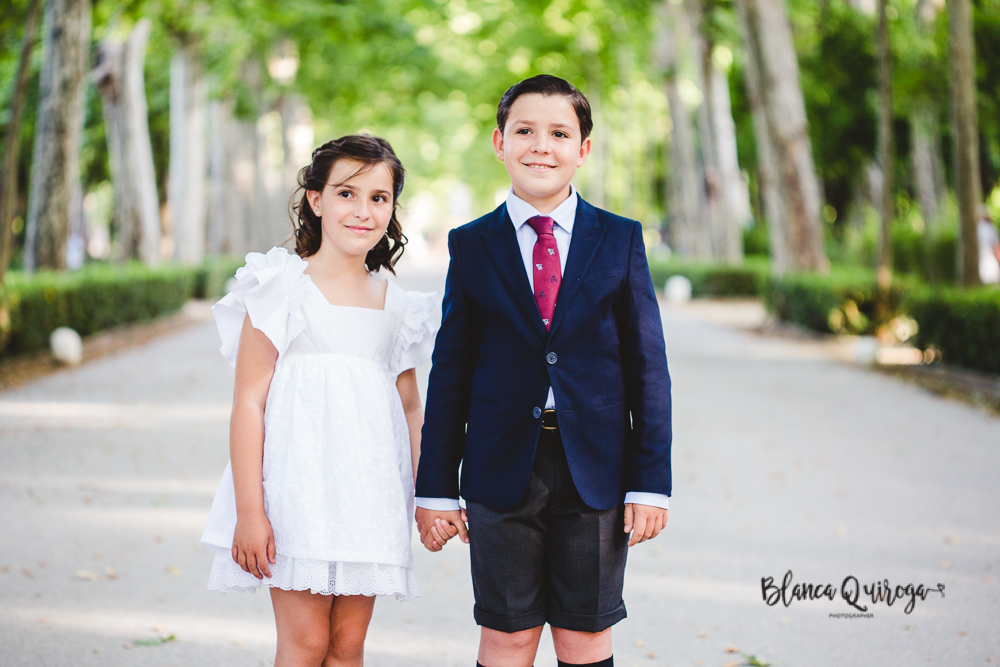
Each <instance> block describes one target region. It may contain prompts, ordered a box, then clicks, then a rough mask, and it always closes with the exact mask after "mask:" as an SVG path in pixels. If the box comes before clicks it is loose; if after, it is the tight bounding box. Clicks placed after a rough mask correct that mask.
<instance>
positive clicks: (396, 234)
mask: <svg viewBox="0 0 1000 667" xmlns="http://www.w3.org/2000/svg"><path fill="white" fill-rule="evenodd" d="M338 160H353V161H355V162H360V163H361V164H362V165H364V166H363V167H362V168H361V169H359V170H358V171H357V172H355V173H354V174H351V175H350V176H349V177H348V178H354V177H355V176H356V175H357V174H359V173H361V172H363V171H367V170H368V169H371V168H372V167H375V166H378V165H380V164H384V165H385V166H387V167H388V168H389V173H390V174H392V217H391V218H389V226H388V228H386V230H385V236H383V237H382V238H381V239H380V240H379V242H378V243H377V244H376V245H375V247H374V248H372V249H371V250H369V251H368V255H367V257H365V267H366V268H367V269H368V270H369V271H378V270H379V269H380V268H386V269H388V270H389V271H390V272H391V273H393V274H395V273H396V272H395V270H394V269H393V265H395V263H396V261H397V260H398V259H399V258H400V256H402V254H403V246H404V245H405V244H406V237H405V236H403V228H402V227H401V226H400V224H399V220H397V219H396V211H397V210H398V209H399V195H400V194H401V193H402V192H403V178H404V176H405V175H406V172H405V170H404V169H403V165H402V164H401V163H400V161H399V158H398V157H396V153H394V152H393V150H392V146H390V145H389V142H388V141H386V140H385V139H382V138H381V137H373V136H371V135H368V134H350V135H347V136H345V137H341V138H339V139H334V140H333V141H328V142H326V143H325V144H323V145H322V146H320V147H319V148H317V149H316V150H314V151H313V154H312V162H311V163H309V164H308V165H306V166H305V167H303V168H302V169H301V170H300V171H299V187H298V189H296V191H295V192H294V193H292V199H293V200H295V199H296V195H298V193H299V192H300V191H301V193H302V194H301V195H300V196H298V201H293V203H292V206H291V208H292V213H293V214H294V215H293V219H292V225H293V227H294V228H295V233H294V238H295V253H296V254H297V255H298V256H299V257H303V258H305V257H311V256H312V255H315V254H316V253H317V252H318V251H319V246H320V243H321V242H322V240H323V222H322V220H320V217H319V216H318V215H316V214H315V213H314V212H313V209H312V206H310V205H309V201H308V200H307V199H306V193H307V192H309V191H314V192H322V191H323V189H324V188H325V187H326V186H327V185H333V186H337V185H341V184H340V183H327V179H329V178H330V172H331V171H332V170H333V165H334V164H336V163H337V161H338Z"/></svg>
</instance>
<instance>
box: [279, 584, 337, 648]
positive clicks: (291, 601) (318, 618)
mask: <svg viewBox="0 0 1000 667" xmlns="http://www.w3.org/2000/svg"><path fill="white" fill-rule="evenodd" d="M270 590H271V605H272V606H273V607H274V623H275V625H276V626H277V629H278V650H277V653H276V655H275V656H274V666H275V667H286V666H289V665H310V664H311V665H317V664H319V663H320V662H322V660H323V658H324V657H326V652H327V649H328V648H329V646H330V608H331V605H332V603H333V596H332V595H314V594H313V593H310V592H309V591H283V590H281V589H280V588H272V589H270Z"/></svg>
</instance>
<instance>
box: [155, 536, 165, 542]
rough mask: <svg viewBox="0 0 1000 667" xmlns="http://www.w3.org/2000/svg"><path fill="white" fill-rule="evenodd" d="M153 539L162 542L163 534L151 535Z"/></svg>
mask: <svg viewBox="0 0 1000 667" xmlns="http://www.w3.org/2000/svg"><path fill="white" fill-rule="evenodd" d="M153 541H154V542H162V541H163V535H153Z"/></svg>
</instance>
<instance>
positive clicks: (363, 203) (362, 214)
mask: <svg viewBox="0 0 1000 667" xmlns="http://www.w3.org/2000/svg"><path fill="white" fill-rule="evenodd" d="M354 217H355V218H360V219H361V220H367V219H368V217H369V211H368V201H367V200H365V199H361V198H360V197H359V198H358V200H357V204H355V205H354Z"/></svg>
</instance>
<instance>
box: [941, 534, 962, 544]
mask: <svg viewBox="0 0 1000 667" xmlns="http://www.w3.org/2000/svg"><path fill="white" fill-rule="evenodd" d="M959 541H960V540H959V539H958V536H957V535H945V536H944V542H945V544H951V545H952V546H954V545H956V544H958V543H959Z"/></svg>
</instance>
